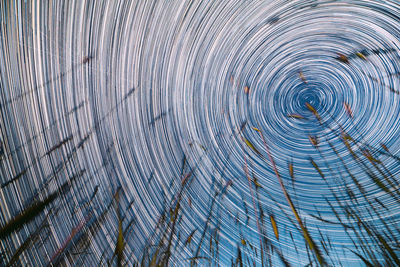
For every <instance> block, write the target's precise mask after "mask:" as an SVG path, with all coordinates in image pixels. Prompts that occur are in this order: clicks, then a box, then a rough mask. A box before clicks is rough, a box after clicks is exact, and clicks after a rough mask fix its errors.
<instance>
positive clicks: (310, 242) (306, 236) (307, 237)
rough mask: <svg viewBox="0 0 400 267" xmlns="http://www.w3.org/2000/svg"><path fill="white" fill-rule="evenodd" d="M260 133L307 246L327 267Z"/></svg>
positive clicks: (321, 263)
mask: <svg viewBox="0 0 400 267" xmlns="http://www.w3.org/2000/svg"><path fill="white" fill-rule="evenodd" d="M256 129H257V128H256ZM258 133H259V134H260V136H261V139H262V141H263V143H264V146H265V149H266V151H267V154H268V157H269V161H270V162H271V165H272V167H273V169H274V172H275V175H276V177H277V179H278V181H279V184H280V186H281V189H282V192H283V194H284V196H285V198H286V201H287V202H288V204H289V206H290V208H291V210H292V212H293V214H294V216H295V218H296V220H297V222H298V224H299V226H300V228H301V230H302V233H303V236H304V239H305V240H306V241H307V244H308V245H309V247H310V249H311V250H312V251H313V253H314V255H315V257H316V258H317V260H318V262H319V264H320V265H321V266H325V265H326V261H325V259H324V258H323V257H322V254H321V252H320V250H319V249H318V247H317V246H316V244H315V242H314V241H313V239H312V238H311V236H310V234H309V233H308V230H307V228H306V227H305V225H304V224H303V222H302V220H301V219H300V216H299V214H298V212H297V210H296V208H295V207H294V205H293V202H292V200H291V199H290V196H289V194H288V193H287V191H286V189H285V186H284V184H283V181H282V178H281V177H280V174H279V172H278V168H277V167H276V164H275V161H274V159H273V158H272V154H271V152H270V151H269V146H268V144H267V142H266V141H265V138H264V135H263V133H262V132H261V131H259V130H258Z"/></svg>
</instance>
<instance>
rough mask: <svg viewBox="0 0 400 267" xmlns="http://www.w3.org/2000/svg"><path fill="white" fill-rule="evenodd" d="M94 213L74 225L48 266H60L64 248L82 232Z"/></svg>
mask: <svg viewBox="0 0 400 267" xmlns="http://www.w3.org/2000/svg"><path fill="white" fill-rule="evenodd" d="M91 216H92V214H91V213H90V214H89V215H88V216H87V217H85V218H84V219H83V220H81V221H80V223H79V224H78V225H77V226H76V227H74V228H73V229H72V230H71V234H70V235H69V236H68V237H67V238H66V239H65V240H64V242H63V243H62V245H61V246H60V247H59V248H58V249H57V251H56V252H55V253H54V254H53V256H52V257H51V259H50V262H49V264H48V265H47V266H54V265H55V266H58V265H59V262H60V260H61V258H60V256H61V255H62V253H63V252H64V250H65V249H66V248H67V247H68V246H69V245H70V242H71V241H72V240H73V239H74V238H75V236H77V234H79V233H80V231H81V230H82V228H83V227H84V226H85V224H86V223H87V222H88V220H89V219H90V218H91Z"/></svg>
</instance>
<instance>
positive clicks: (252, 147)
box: [241, 136, 262, 156]
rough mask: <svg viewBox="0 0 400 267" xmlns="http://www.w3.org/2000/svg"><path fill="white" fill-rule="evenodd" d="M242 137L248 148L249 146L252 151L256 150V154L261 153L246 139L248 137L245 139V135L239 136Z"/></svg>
mask: <svg viewBox="0 0 400 267" xmlns="http://www.w3.org/2000/svg"><path fill="white" fill-rule="evenodd" d="M241 137H242V140H243V141H244V142H245V144H246V145H247V146H248V147H249V148H251V149H252V150H253V151H254V152H256V154H258V155H260V156H261V155H262V154H261V153H260V151H258V149H257V148H256V147H255V146H254V145H253V144H252V143H251V142H250V141H249V140H248V139H246V138H245V137H243V136H241Z"/></svg>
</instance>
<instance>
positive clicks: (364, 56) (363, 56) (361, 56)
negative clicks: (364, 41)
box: [356, 52, 367, 61]
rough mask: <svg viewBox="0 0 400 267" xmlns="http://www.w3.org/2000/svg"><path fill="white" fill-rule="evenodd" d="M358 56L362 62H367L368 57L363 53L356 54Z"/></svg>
mask: <svg viewBox="0 0 400 267" xmlns="http://www.w3.org/2000/svg"><path fill="white" fill-rule="evenodd" d="M356 56H357V57H359V58H361V59H362V60H365V61H366V60H367V57H366V55H364V54H363V52H356Z"/></svg>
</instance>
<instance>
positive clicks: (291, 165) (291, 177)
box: [288, 159, 295, 184]
mask: <svg viewBox="0 0 400 267" xmlns="http://www.w3.org/2000/svg"><path fill="white" fill-rule="evenodd" d="M288 169H289V176H290V179H292V184H294V182H295V178H294V168H293V159H291V160H290V161H289V162H288Z"/></svg>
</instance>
